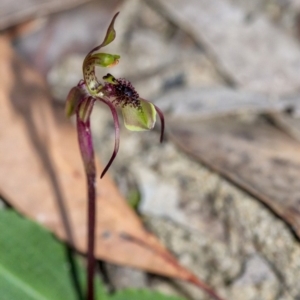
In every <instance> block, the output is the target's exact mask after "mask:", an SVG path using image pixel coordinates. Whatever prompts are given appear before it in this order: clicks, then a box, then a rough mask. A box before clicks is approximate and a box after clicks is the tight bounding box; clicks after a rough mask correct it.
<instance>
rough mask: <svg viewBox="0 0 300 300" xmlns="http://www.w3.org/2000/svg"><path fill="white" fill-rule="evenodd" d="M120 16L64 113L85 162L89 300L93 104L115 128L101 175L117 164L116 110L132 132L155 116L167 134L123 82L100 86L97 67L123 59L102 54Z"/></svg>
mask: <svg viewBox="0 0 300 300" xmlns="http://www.w3.org/2000/svg"><path fill="white" fill-rule="evenodd" d="M118 14H119V13H117V14H115V16H114V17H113V19H112V21H111V23H110V25H109V27H108V29H107V32H106V36H105V38H104V40H103V42H102V44H101V45H99V46H97V47H95V48H94V49H92V50H91V51H90V52H89V53H88V54H87V56H86V57H85V59H84V61H83V66H82V70H83V79H82V80H80V81H79V83H78V84H77V86H75V87H73V88H72V89H71V90H70V92H69V94H68V96H67V100H66V107H65V112H66V115H67V116H68V117H70V116H72V115H74V114H75V115H76V122H77V134H78V142H79V148H80V151H81V156H82V159H83V163H84V167H85V173H86V179H87V186H88V215H87V222H88V224H87V228H88V241H87V298H86V299H87V300H94V298H95V292H94V273H95V261H96V260H95V256H94V248H95V224H96V185H95V182H96V168H95V160H94V148H93V140H92V134H91V128H90V116H91V112H92V110H93V106H94V103H95V102H96V101H97V100H99V101H101V102H103V103H105V104H106V105H107V106H108V107H109V108H110V110H111V113H112V117H113V120H114V124H115V146H114V151H113V153H112V156H111V158H110V160H109V162H108V163H107V165H106V167H105V168H104V170H103V171H102V174H101V178H102V177H103V176H104V175H105V173H106V172H107V170H108V169H109V167H110V166H111V164H112V162H113V161H114V159H115V157H116V155H117V153H118V150H119V143H120V125H119V119H118V113H117V109H118V108H120V109H121V110H122V114H123V118H124V123H125V127H126V128H128V129H129V130H132V131H144V130H150V129H152V128H153V127H154V125H155V121H156V114H158V115H159V117H160V120H161V136H160V141H161V142H162V140H163V134H164V116H163V113H162V112H161V111H160V110H159V108H158V107H156V106H155V105H154V104H152V103H151V102H149V101H147V100H145V99H142V98H141V97H140V96H139V94H138V93H137V91H136V90H135V89H134V87H133V86H132V84H131V83H130V82H129V81H128V80H126V79H124V78H120V79H116V78H115V77H114V76H113V75H111V74H107V75H106V76H104V77H103V82H100V81H99V80H98V78H97V77H96V74H95V67H97V66H98V67H112V66H114V65H116V64H117V63H118V62H119V59H120V56H119V55H114V54H108V53H101V52H99V51H100V49H101V48H103V47H105V46H107V45H108V44H110V43H111V42H112V41H113V40H114V39H115V37H116V31H115V29H114V23H115V20H116V17H117V16H118Z"/></svg>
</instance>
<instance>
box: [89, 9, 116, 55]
mask: <svg viewBox="0 0 300 300" xmlns="http://www.w3.org/2000/svg"><path fill="white" fill-rule="evenodd" d="M118 14H119V12H117V13H116V14H115V15H114V17H113V18H112V20H111V22H110V24H109V26H108V28H107V31H106V35H105V38H104V40H103V42H102V43H101V44H100V45H99V46H97V47H95V48H94V49H92V50H91V51H90V52H89V54H91V53H93V52H95V51H98V50H99V49H101V48H102V47H105V46H107V45H108V44H110V43H111V42H112V41H113V40H114V39H115V38H116V31H115V28H114V25H115V20H116V18H117V16H118ZM89 54H88V55H89Z"/></svg>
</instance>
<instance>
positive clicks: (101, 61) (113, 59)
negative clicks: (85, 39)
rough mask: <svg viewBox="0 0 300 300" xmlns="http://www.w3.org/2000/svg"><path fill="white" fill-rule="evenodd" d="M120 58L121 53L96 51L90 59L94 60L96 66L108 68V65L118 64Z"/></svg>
mask: <svg viewBox="0 0 300 300" xmlns="http://www.w3.org/2000/svg"><path fill="white" fill-rule="evenodd" d="M119 59H120V55H116V54H108V53H96V54H93V55H92V56H91V57H90V58H89V61H92V62H93V65H94V66H99V67H104V68H106V67H112V66H114V65H116V64H117V63H118V62H119Z"/></svg>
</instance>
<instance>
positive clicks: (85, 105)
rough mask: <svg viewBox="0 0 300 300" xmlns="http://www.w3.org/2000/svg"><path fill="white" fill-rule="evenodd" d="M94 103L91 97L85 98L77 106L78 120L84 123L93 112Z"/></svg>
mask: <svg viewBox="0 0 300 300" xmlns="http://www.w3.org/2000/svg"><path fill="white" fill-rule="evenodd" d="M94 103H95V99H94V98H92V97H89V98H86V99H85V100H84V101H83V102H82V103H81V104H80V106H79V109H78V118H79V119H80V120H81V121H82V122H84V123H86V122H87V121H88V120H89V118H90V115H91V112H92V110H93V106H94Z"/></svg>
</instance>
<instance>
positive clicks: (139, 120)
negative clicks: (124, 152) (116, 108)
mask: <svg viewBox="0 0 300 300" xmlns="http://www.w3.org/2000/svg"><path fill="white" fill-rule="evenodd" d="M139 100H140V104H141V105H140V107H138V108H134V107H131V106H129V105H126V106H125V107H123V108H122V113H123V117H124V124H125V127H126V128H127V129H129V130H131V131H145V130H150V129H152V128H153V127H154V125H155V121H156V110H155V107H154V105H153V104H152V103H150V102H148V101H145V100H142V99H139Z"/></svg>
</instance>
